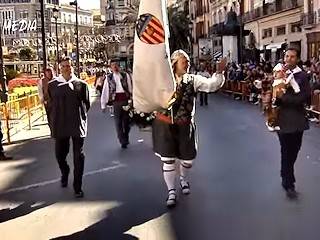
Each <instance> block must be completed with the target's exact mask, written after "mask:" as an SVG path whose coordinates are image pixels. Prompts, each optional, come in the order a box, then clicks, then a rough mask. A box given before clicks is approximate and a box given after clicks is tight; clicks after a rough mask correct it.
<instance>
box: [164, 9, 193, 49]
mask: <svg viewBox="0 0 320 240" xmlns="http://www.w3.org/2000/svg"><path fill="white" fill-rule="evenodd" d="M168 18H169V29H170V39H169V43H170V50H171V52H173V51H175V50H177V49H183V50H185V51H188V50H189V49H190V40H189V39H190V33H189V21H190V20H189V18H188V17H187V14H186V13H185V12H184V11H179V10H178V8H176V7H174V6H171V7H169V8H168Z"/></svg>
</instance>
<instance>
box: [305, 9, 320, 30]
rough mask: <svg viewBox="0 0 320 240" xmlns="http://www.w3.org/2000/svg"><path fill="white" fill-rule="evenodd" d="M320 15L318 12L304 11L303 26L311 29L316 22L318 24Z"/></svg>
mask: <svg viewBox="0 0 320 240" xmlns="http://www.w3.org/2000/svg"><path fill="white" fill-rule="evenodd" d="M319 18H320V15H319V16H318V14H317V12H311V13H304V14H302V21H303V25H302V26H303V27H304V28H305V29H311V28H313V27H314V26H315V25H316V24H318V23H319V22H320V21H319Z"/></svg>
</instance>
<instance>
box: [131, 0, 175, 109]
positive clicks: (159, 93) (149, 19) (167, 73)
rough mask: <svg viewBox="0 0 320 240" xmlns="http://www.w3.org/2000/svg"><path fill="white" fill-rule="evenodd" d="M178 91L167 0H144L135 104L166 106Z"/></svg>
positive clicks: (136, 58) (137, 31) (136, 50)
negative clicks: (171, 60) (172, 64)
mask: <svg viewBox="0 0 320 240" xmlns="http://www.w3.org/2000/svg"><path fill="white" fill-rule="evenodd" d="M173 91H174V77H173V72H172V67H171V63H170V50H169V27H168V21H167V10H166V1H165V0H141V1H140V7H139V17H138V21H137V25H136V29H135V40H134V62H133V105H134V107H135V108H136V109H137V110H138V111H141V112H152V111H155V110H158V109H160V108H165V107H166V106H167V104H168V101H169V99H170V97H171V96H172V94H173Z"/></svg>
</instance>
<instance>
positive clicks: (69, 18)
mask: <svg viewBox="0 0 320 240" xmlns="http://www.w3.org/2000/svg"><path fill="white" fill-rule="evenodd" d="M68 23H71V14H69V15H68Z"/></svg>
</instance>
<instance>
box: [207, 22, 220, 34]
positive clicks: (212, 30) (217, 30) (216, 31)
mask: <svg viewBox="0 0 320 240" xmlns="http://www.w3.org/2000/svg"><path fill="white" fill-rule="evenodd" d="M223 25H224V23H218V24H214V25H212V26H211V27H210V28H209V35H216V34H219V33H221V32H222V30H223Z"/></svg>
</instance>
